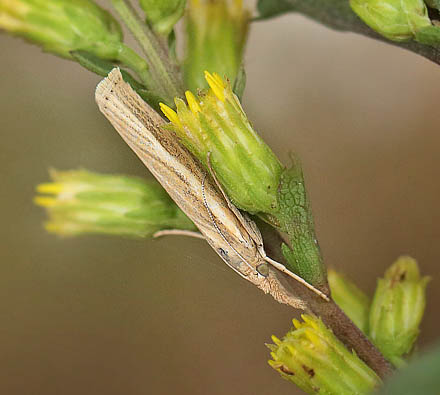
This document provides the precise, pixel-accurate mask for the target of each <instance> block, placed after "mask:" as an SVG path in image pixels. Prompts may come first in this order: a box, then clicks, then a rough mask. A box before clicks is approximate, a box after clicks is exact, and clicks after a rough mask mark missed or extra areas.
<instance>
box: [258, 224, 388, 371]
mask: <svg viewBox="0 0 440 395" xmlns="http://www.w3.org/2000/svg"><path fill="white" fill-rule="evenodd" d="M258 227H259V228H260V230H261V232H262V235H263V238H264V246H265V249H266V252H267V253H268V255H269V256H270V257H271V258H272V259H275V260H276V261H278V262H282V263H284V264H285V263H286V262H285V259H284V257H283V254H282V253H281V249H280V246H281V243H282V242H283V240H282V238H281V236H280V235H279V233H278V232H277V231H276V230H275V229H274V228H272V227H271V226H270V225H268V224H266V223H264V222H263V221H258ZM279 277H283V282H284V283H285V284H286V287H289V288H290V289H291V290H292V293H293V294H294V295H295V296H297V297H299V298H300V299H302V300H303V301H304V302H305V303H306V304H307V308H308V309H309V310H310V312H312V313H313V314H315V315H317V316H319V317H321V319H322V321H323V322H324V324H325V325H327V326H328V327H329V328H331V329H332V331H333V333H334V334H335V335H336V336H337V337H338V338H339V339H340V340H341V341H342V342H343V343H344V344H345V345H346V346H347V347H348V348H349V349H350V350H351V349H353V350H354V351H355V352H356V354H357V355H358V357H359V358H361V359H362V360H363V361H364V362H365V363H366V364H367V365H368V366H370V368H371V369H373V370H374V371H375V372H376V373H377V375H378V376H379V377H381V378H385V377H387V376H389V375H390V374H391V373H392V371H393V368H392V367H391V364H390V363H389V362H388V361H387V360H386V359H385V358H384V356H383V355H382V354H381V353H380V351H379V350H378V349H377V348H376V347H375V346H374V345H373V344H372V343H371V342H370V341H369V340H368V339H367V337H366V336H365V335H364V334H363V333H362V332H361V330H360V329H359V328H358V327H357V326H356V325H355V324H354V323H353V322H352V321H351V320H350V319H349V318H348V317H347V316H346V315H345V313H344V312H343V311H342V310H341V309H340V308H339V307H338V305H337V304H336V303H335V302H334V301H333V300H330V302H327V301H325V300H323V299H322V298H320V297H319V296H317V295H316V294H315V293H313V292H312V291H310V290H309V289H308V288H306V287H304V286H303V285H302V284H300V283H298V282H297V281H295V280H293V279H291V278H290V277H288V276H286V275H284V274H282V273H280V276H279ZM280 279H281V278H280Z"/></svg>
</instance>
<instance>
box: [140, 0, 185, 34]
mask: <svg viewBox="0 0 440 395" xmlns="http://www.w3.org/2000/svg"><path fill="white" fill-rule="evenodd" d="M139 3H140V6H141V8H142V9H143V10H144V12H145V16H146V18H147V21H148V23H149V24H150V25H151V27H152V28H153V30H154V31H155V32H156V33H159V34H162V35H165V36H166V35H168V34H169V33H170V32H171V30H173V27H174V25H175V24H176V22H177V21H178V20H179V19H180V18H181V16H182V15H183V12H184V11H185V5H186V0H140V1H139Z"/></svg>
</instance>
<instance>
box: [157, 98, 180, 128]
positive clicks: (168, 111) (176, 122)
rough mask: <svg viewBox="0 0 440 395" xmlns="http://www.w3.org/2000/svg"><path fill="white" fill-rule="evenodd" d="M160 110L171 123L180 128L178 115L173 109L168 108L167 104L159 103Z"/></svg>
mask: <svg viewBox="0 0 440 395" xmlns="http://www.w3.org/2000/svg"><path fill="white" fill-rule="evenodd" d="M159 106H160V109H161V110H162V112H163V113H164V114H165V116H166V117H167V118H168V119H169V120H170V122H171V123H173V124H174V125H176V126H180V120H179V117H178V116H177V113H176V112H175V111H174V110H173V109H172V108H171V107H168V106H167V105H166V104H163V103H159Z"/></svg>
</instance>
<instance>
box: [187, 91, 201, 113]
mask: <svg viewBox="0 0 440 395" xmlns="http://www.w3.org/2000/svg"><path fill="white" fill-rule="evenodd" d="M185 96H186V101H187V102H188V106H189V109H190V110H191V111H192V112H193V113H194V114H196V113H198V112H200V111H202V109H201V108H200V105H199V103H198V101H197V99H196V97H195V96H194V95H193V94H192V92H190V91H186V92H185Z"/></svg>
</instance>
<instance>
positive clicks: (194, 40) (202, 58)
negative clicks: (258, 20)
mask: <svg viewBox="0 0 440 395" xmlns="http://www.w3.org/2000/svg"><path fill="white" fill-rule="evenodd" d="M248 23H249V15H248V13H247V12H246V11H245V10H244V9H243V4H242V1H241V0H190V1H189V8H188V12H187V15H186V51H185V61H184V64H183V72H184V80H185V84H186V87H187V88H188V89H189V90H191V91H193V92H195V91H197V89H201V88H206V87H207V84H206V81H205V80H204V78H203V72H204V71H205V70H209V71H210V72H216V73H217V74H219V75H220V76H221V77H222V78H225V77H226V78H228V79H229V81H230V82H231V85H232V86H234V82H235V78H236V76H237V73H238V71H239V68H240V65H241V63H242V58H243V47H244V44H245V41H246V33H247V28H248Z"/></svg>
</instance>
